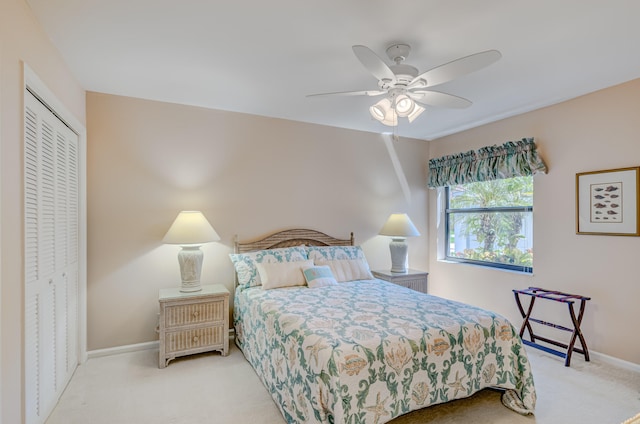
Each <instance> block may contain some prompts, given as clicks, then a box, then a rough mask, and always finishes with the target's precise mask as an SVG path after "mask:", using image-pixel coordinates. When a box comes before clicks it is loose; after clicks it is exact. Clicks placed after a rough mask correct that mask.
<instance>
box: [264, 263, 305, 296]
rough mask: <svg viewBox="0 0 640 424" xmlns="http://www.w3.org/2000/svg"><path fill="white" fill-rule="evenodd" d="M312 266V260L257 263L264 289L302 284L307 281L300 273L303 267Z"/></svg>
mask: <svg viewBox="0 0 640 424" xmlns="http://www.w3.org/2000/svg"><path fill="white" fill-rule="evenodd" d="M309 266H313V261H311V260H308V261H296V262H263V263H257V264H256V268H258V273H259V274H260V281H262V288H263V289H265V290H269V289H277V288H280V287H294V286H304V285H305V284H307V282H306V281H305V279H304V275H303V274H302V268H303V267H309Z"/></svg>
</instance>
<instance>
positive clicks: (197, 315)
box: [164, 299, 225, 329]
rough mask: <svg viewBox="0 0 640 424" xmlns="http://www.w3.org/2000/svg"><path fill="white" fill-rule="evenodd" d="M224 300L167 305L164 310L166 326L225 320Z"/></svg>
mask: <svg viewBox="0 0 640 424" xmlns="http://www.w3.org/2000/svg"><path fill="white" fill-rule="evenodd" d="M224 314H225V308H224V300H223V299H221V300H218V301H215V302H203V303H194V304H190V305H177V306H167V308H166V309H165V312H164V319H165V321H164V324H165V328H168V329H169V328H173V327H179V326H181V325H190V324H199V323H203V322H216V321H222V320H224Z"/></svg>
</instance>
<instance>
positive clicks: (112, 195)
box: [87, 93, 428, 350]
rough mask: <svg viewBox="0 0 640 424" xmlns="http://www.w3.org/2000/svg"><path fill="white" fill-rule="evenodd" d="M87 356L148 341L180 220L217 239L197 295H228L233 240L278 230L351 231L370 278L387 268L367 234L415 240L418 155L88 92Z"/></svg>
mask: <svg viewBox="0 0 640 424" xmlns="http://www.w3.org/2000/svg"><path fill="white" fill-rule="evenodd" d="M87 121H88V122H87V129H88V139H89V143H88V153H87V156H88V157H87V161H88V164H87V168H88V171H87V173H88V204H87V205H88V249H89V250H88V261H89V264H88V307H87V309H88V339H89V340H88V348H89V350H94V349H101V348H109V347H114V346H121V345H127V344H133V343H141V342H148V341H153V340H157V337H158V336H157V334H156V333H155V332H154V328H155V326H156V320H157V315H156V314H157V310H158V289H160V288H164V287H176V286H178V285H179V281H180V275H179V267H178V261H177V252H178V250H179V247H177V246H171V245H163V244H162V243H161V240H162V237H163V236H164V234H165V232H166V231H167V230H168V229H169V226H170V225H171V223H172V222H173V219H174V218H175V216H176V215H177V213H178V212H179V211H180V210H184V209H196V210H202V211H203V212H204V214H205V216H206V217H207V218H208V219H209V221H210V222H211V224H212V225H213V227H214V228H215V229H216V231H217V232H218V234H219V235H220V237H221V241H220V242H218V243H212V244H209V245H206V246H204V247H203V251H204V254H205V258H204V265H203V271H202V281H203V283H209V284H210V283H221V284H224V285H225V286H227V287H228V288H229V289H230V290H232V289H233V267H232V265H231V262H230V260H229V258H228V254H229V253H230V252H231V251H232V248H233V237H234V235H235V234H238V235H239V237H240V238H241V239H243V240H247V239H253V238H257V237H259V236H262V235H266V234H267V233H270V232H272V231H276V230H282V229H286V228H295V227H298V228H313V229H316V230H319V231H323V232H326V233H328V234H330V235H333V236H336V237H348V235H349V232H351V231H354V232H355V236H356V243H358V244H361V245H362V246H363V249H364V250H365V254H366V255H367V258H368V259H369V262H370V265H371V266H372V267H373V268H389V267H390V265H391V262H390V258H389V250H388V242H389V239H388V238H386V237H382V236H378V235H377V233H378V231H379V230H380V228H381V227H382V225H383V224H384V222H385V220H386V219H387V217H388V215H389V214H391V213H393V212H408V213H409V215H410V216H411V217H412V219H413V221H414V223H415V225H416V226H417V228H418V229H419V231H420V232H421V233H422V234H423V237H416V238H413V239H411V240H410V248H409V251H410V258H409V259H410V264H411V265H412V266H414V267H416V268H422V269H425V268H426V265H427V263H428V260H427V258H428V252H427V246H428V245H427V242H426V240H427V237H426V233H427V189H426V188H425V186H424V182H425V181H426V159H427V156H428V143H427V142H424V141H419V140H407V139H401V140H399V141H397V142H394V143H393V144H392V148H393V151H395V152H396V153H397V155H398V158H399V160H400V163H401V166H402V172H403V173H404V174H405V175H406V180H407V181H408V184H409V191H410V195H409V198H408V199H407V198H405V195H404V194H403V190H402V186H401V184H400V181H401V180H400V179H399V178H398V176H397V174H396V172H395V170H394V167H393V165H392V161H391V158H390V157H391V156H390V154H389V152H388V150H387V146H386V144H385V142H384V140H383V137H382V136H380V135H376V134H371V133H363V132H357V131H348V130H341V129H335V128H329V127H324V126H318V125H311V124H304V123H296V122H291V121H285V120H279V119H270V118H264V117H258V116H252V115H244V114H239V113H231V112H223V111H216V110H209V109H202V108H196V107H188V106H180V105H175V104H167V103H160V102H152V101H145V100H140V99H132V98H127V97H119V96H111V95H105V94H98V93H88V96H87Z"/></svg>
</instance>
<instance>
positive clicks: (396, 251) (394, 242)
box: [380, 213, 420, 273]
mask: <svg viewBox="0 0 640 424" xmlns="http://www.w3.org/2000/svg"><path fill="white" fill-rule="evenodd" d="M380 235H381V236H390V237H391V242H390V243H389V250H390V251H391V272H402V273H405V272H407V253H408V250H409V246H407V242H406V240H407V237H415V236H419V235H420V233H419V232H418V230H417V229H416V227H415V226H414V225H413V222H411V219H410V218H409V216H408V215H407V214H406V213H394V214H391V216H389V219H387V222H386V223H385V224H384V226H383V227H382V230H380Z"/></svg>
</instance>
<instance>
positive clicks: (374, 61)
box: [307, 44, 502, 126]
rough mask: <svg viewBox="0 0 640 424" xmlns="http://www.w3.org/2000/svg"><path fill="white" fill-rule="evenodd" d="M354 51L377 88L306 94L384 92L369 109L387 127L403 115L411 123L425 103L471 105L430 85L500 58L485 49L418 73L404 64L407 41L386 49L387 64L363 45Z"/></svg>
mask: <svg viewBox="0 0 640 424" xmlns="http://www.w3.org/2000/svg"><path fill="white" fill-rule="evenodd" d="M353 52H354V53H355V55H356V57H357V58H358V60H359V61H360V62H361V63H362V64H363V65H364V67H365V68H366V69H367V70H368V71H369V72H371V73H372V74H373V76H374V77H376V78H377V79H378V89H377V90H363V91H342V92H337V93H320V94H310V95H308V96H307V97H319V96H382V95H386V96H385V97H384V98H383V99H382V100H380V101H379V102H378V103H376V104H374V105H373V106H371V107H370V108H369V112H370V113H371V116H372V117H373V118H374V119H376V120H378V121H380V122H381V123H383V124H384V125H388V126H396V125H398V117H406V118H407V119H408V120H409V122H413V120H414V119H416V118H417V117H418V116H419V115H420V114H421V113H422V112H423V111H424V110H425V109H424V107H425V106H439V107H448V108H459V109H461V108H465V107H469V106H471V101H469V100H467V99H464V98H462V97H458V96H454V95H453V94H447V93H442V92H440V91H434V90H432V87H435V86H437V85H440V84H443V83H445V82H448V81H451V80H454V79H456V78H458V77H461V76H463V75H466V74H469V73H471V72H474V71H477V70H479V69H482V68H484V67H486V66H489V65H491V64H492V63H494V62H496V61H497V60H499V59H500V58H501V57H502V55H501V54H500V52H499V51H497V50H487V51H484V52H480V53H475V54H472V55H469V56H465V57H462V58H460V59H456V60H454V61H451V62H448V63H445V64H444V65H440V66H436V67H435V68H432V69H429V70H428V71H425V72H422V73H419V71H418V69H417V68H415V67H413V66H411V65H407V64H405V63H403V62H404V60H405V59H406V58H407V57H408V56H409V53H410V52H411V47H410V46H409V45H407V44H393V45H391V46H389V48H387V51H386V52H387V56H388V57H389V59H391V60H392V61H393V62H394V64H393V65H390V66H389V65H387V64H386V63H385V62H384V61H383V60H382V59H380V57H378V55H376V54H375V53H374V52H373V51H372V50H371V49H370V48H368V47H366V46H360V45H356V46H353Z"/></svg>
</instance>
